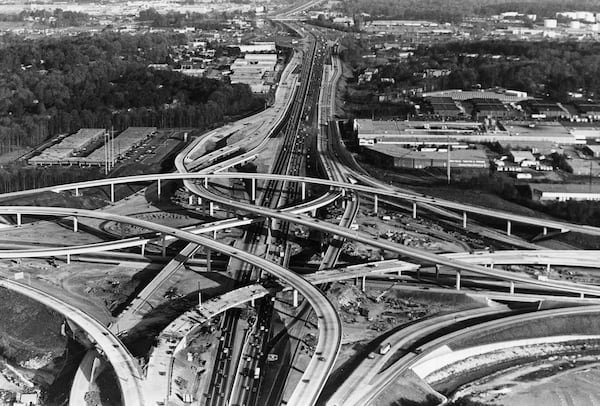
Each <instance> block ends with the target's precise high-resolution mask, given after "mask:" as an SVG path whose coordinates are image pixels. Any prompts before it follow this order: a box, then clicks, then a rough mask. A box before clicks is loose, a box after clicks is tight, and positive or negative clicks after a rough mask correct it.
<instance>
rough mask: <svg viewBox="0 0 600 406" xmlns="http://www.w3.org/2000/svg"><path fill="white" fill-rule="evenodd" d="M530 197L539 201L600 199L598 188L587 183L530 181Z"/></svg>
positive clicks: (599, 189)
mask: <svg viewBox="0 0 600 406" xmlns="http://www.w3.org/2000/svg"><path fill="white" fill-rule="evenodd" d="M529 189H530V192H531V198H532V199H533V200H538V201H541V202H551V201H554V202H565V201H567V200H600V188H598V186H593V187H592V188H591V189H590V185H587V184H560V183H557V184H555V183H531V184H529Z"/></svg>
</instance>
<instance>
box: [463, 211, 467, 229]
mask: <svg viewBox="0 0 600 406" xmlns="http://www.w3.org/2000/svg"><path fill="white" fill-rule="evenodd" d="M463 228H467V212H466V211H463Z"/></svg>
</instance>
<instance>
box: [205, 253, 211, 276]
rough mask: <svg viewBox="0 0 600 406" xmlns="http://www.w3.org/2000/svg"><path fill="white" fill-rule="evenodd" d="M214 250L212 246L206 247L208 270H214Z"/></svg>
mask: <svg viewBox="0 0 600 406" xmlns="http://www.w3.org/2000/svg"><path fill="white" fill-rule="evenodd" d="M211 257H212V250H211V249H210V248H207V249H206V271H208V272H212V264H211V262H212V259H211Z"/></svg>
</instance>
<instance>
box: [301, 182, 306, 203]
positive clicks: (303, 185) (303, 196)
mask: <svg viewBox="0 0 600 406" xmlns="http://www.w3.org/2000/svg"><path fill="white" fill-rule="evenodd" d="M302 200H306V182H302Z"/></svg>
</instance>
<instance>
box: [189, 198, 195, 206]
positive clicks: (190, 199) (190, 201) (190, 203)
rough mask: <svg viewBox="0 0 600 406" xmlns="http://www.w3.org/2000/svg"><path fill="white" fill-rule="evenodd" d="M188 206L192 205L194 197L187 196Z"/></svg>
mask: <svg viewBox="0 0 600 406" xmlns="http://www.w3.org/2000/svg"><path fill="white" fill-rule="evenodd" d="M188 204H189V205H190V206H191V205H192V204H194V196H189V197H188Z"/></svg>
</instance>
